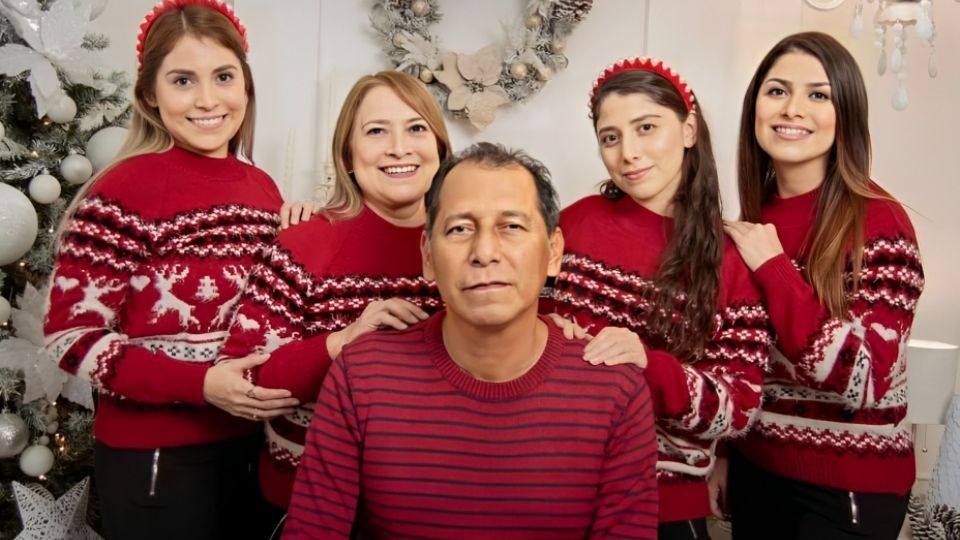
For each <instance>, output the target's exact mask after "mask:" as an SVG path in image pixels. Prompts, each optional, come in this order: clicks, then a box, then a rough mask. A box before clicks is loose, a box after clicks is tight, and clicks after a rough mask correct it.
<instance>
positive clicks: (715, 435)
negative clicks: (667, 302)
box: [545, 195, 770, 522]
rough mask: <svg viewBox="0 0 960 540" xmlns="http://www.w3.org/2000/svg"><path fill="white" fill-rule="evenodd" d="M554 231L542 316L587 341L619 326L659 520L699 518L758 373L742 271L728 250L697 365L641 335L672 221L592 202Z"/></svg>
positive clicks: (759, 349)
mask: <svg viewBox="0 0 960 540" xmlns="http://www.w3.org/2000/svg"><path fill="white" fill-rule="evenodd" d="M560 227H561V229H562V230H563V234H564V239H565V241H566V242H565V251H566V254H565V255H564V258H563V268H562V271H561V273H560V275H559V276H557V279H556V284H555V286H554V289H553V291H552V292H551V293H550V296H552V301H547V302H545V308H547V309H554V310H556V311H557V312H559V313H561V314H562V315H564V316H573V317H574V318H575V319H576V320H577V322H578V324H579V325H580V326H582V327H584V328H586V329H588V331H590V333H592V334H596V333H597V332H598V331H599V330H600V329H602V328H603V327H605V326H619V327H624V328H628V329H630V330H633V331H634V332H636V333H637V334H638V335H639V336H640V338H641V340H642V341H643V343H644V346H645V348H646V352H647V360H648V365H647V368H646V370H645V374H646V378H647V382H648V383H649V385H650V391H651V394H652V396H653V403H654V408H655V410H656V414H657V436H658V442H659V445H660V454H659V459H658V462H657V478H658V481H659V489H660V521H661V522H669V521H677V520H681V519H695V518H701V517H704V516H706V515H708V514H709V513H710V506H709V499H708V497H707V487H706V476H707V475H708V474H709V473H710V471H711V470H712V468H713V459H714V456H713V446H714V442H715V441H716V440H717V439H720V438H725V437H734V436H740V435H742V434H744V433H745V432H746V430H747V429H748V428H749V426H750V424H751V420H752V419H753V418H754V417H755V415H756V413H757V412H758V410H759V406H760V389H761V384H762V379H763V370H764V369H765V367H766V365H767V358H768V347H769V344H770V337H769V332H768V330H767V327H768V320H767V315H766V311H765V310H764V307H763V304H762V303H761V301H760V294H759V292H758V291H757V290H756V288H755V286H754V285H753V283H752V282H751V280H750V275H749V270H748V269H747V268H746V266H745V265H744V263H743V260H742V259H741V258H740V255H739V254H738V253H737V251H736V249H735V248H734V247H733V245H732V243H729V242H728V244H727V245H726V246H725V250H724V258H723V268H722V275H721V281H720V291H719V292H720V294H719V300H718V311H717V314H716V317H715V319H716V331H715V332H714V334H713V336H712V337H711V338H710V340H709V341H708V343H707V344H706V348H705V353H704V355H703V357H702V358H700V359H698V360H696V361H693V360H692V359H690V358H678V357H676V356H675V355H674V354H672V353H671V352H670V349H669V346H668V345H667V344H666V343H665V336H661V335H654V334H652V333H651V331H650V330H649V329H648V328H647V325H646V322H645V321H646V318H647V317H648V314H649V313H650V310H651V309H653V308H652V306H650V305H649V303H648V302H647V301H646V300H645V298H644V296H645V294H646V293H647V291H648V290H649V289H650V287H651V286H652V285H653V282H652V279H653V277H654V276H655V275H656V272H657V268H658V266H659V264H660V260H661V258H662V255H663V250H664V249H665V248H666V245H667V242H668V240H669V235H670V233H671V230H672V227H673V221H672V220H671V219H669V218H665V217H663V216H660V215H657V214H655V213H653V212H651V211H649V210H647V209H645V208H643V207H642V206H640V205H638V204H636V203H635V202H634V201H633V200H632V199H630V198H629V197H623V198H621V199H619V200H617V201H611V200H609V199H606V198H604V197H602V196H599V195H595V196H590V197H586V198H584V199H581V200H580V201H578V202H576V203H574V204H573V205H571V206H570V207H568V208H566V209H565V210H564V211H563V212H562V213H561V215H560ZM676 317H678V318H679V317H680V314H679V313H676ZM594 369H603V368H602V367H600V368H594Z"/></svg>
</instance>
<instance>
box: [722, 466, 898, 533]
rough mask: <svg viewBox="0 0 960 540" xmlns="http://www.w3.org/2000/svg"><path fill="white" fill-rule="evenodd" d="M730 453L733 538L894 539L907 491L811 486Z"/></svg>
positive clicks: (729, 485)
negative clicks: (867, 491) (862, 490)
mask: <svg viewBox="0 0 960 540" xmlns="http://www.w3.org/2000/svg"><path fill="white" fill-rule="evenodd" d="M730 454H731V455H730V478H729V480H728V490H729V491H728V501H729V504H730V513H731V516H732V523H733V539H734V540H761V539H762V540H768V539H770V538H777V539H782V540H867V539H869V540H896V538H897V536H898V535H899V534H900V527H901V526H902V525H903V520H904V517H906V514H907V503H908V501H909V495H894V494H886V493H855V492H850V491H843V490H839V489H834V488H829V487H823V486H815V485H813V484H807V483H804V482H798V481H796V480H790V479H787V478H784V477H782V476H779V475H776V474H773V473H771V472H769V471H766V470H764V469H761V468H760V467H757V466H756V465H753V464H752V463H750V462H749V461H747V460H746V459H745V458H744V457H743V456H741V455H739V454H738V453H736V452H731V453H730Z"/></svg>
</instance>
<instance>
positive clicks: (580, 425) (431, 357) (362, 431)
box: [283, 313, 657, 540]
mask: <svg viewBox="0 0 960 540" xmlns="http://www.w3.org/2000/svg"><path fill="white" fill-rule="evenodd" d="M442 322H443V314H442V313H440V314H437V315H434V316H433V317H431V318H430V319H428V320H427V321H425V322H424V323H422V324H420V325H417V326H415V327H413V328H411V329H409V330H406V331H403V332H389V333H387V332H381V333H375V334H371V335H369V336H365V337H363V338H361V339H359V340H357V341H356V342H355V343H353V344H351V345H349V346H348V347H346V348H345V349H344V352H343V354H342V355H341V357H340V358H338V359H337V360H336V361H335V362H334V364H333V367H332V368H331V369H330V375H329V376H328V377H327V380H326V381H325V382H324V385H323V390H322V391H321V394H320V397H319V401H318V403H317V413H316V414H315V415H314V417H313V422H312V423H311V425H310V432H309V435H308V439H307V449H306V452H305V454H304V456H303V462H302V464H301V466H300V469H299V470H298V471H297V482H296V484H295V486H294V493H293V500H292V501H291V503H290V512H289V515H288V520H287V525H286V529H285V531H284V536H283V537H284V538H286V539H288V540H289V539H301V538H349V537H350V531H351V527H352V526H353V524H354V521H355V514H359V515H358V517H357V519H356V521H357V530H358V531H359V537H360V538H437V539H441V538H442V539H447V538H457V539H462V540H470V539H489V538H497V539H504V540H509V539H550V540H563V539H565V538H569V539H582V538H585V537H589V538H631V539H642V538H656V535H657V523H656V512H657V492H656V486H655V480H654V474H655V473H654V464H655V462H656V445H655V439H654V430H653V418H652V412H651V408H650V398H649V394H648V391H647V387H646V384H645V383H644V380H643V377H642V376H641V374H640V371H639V370H637V369H635V368H633V367H631V366H619V367H617V368H614V369H607V370H599V369H591V366H589V365H585V364H584V363H583V361H582V360H581V359H580V356H581V354H582V352H583V342H581V341H567V340H565V339H564V338H563V336H562V334H561V333H560V332H559V330H558V329H557V328H556V327H554V326H553V325H552V324H548V326H549V328H550V335H549V338H548V341H547V346H546V348H545V350H544V352H543V354H542V356H541V357H540V359H539V360H538V362H537V363H536V364H535V365H534V367H533V368H531V369H530V370H529V371H528V372H527V373H525V374H524V375H522V376H520V377H519V378H517V379H514V380H513V381H510V382H506V383H489V382H484V381H480V380H478V379H475V378H474V377H472V376H471V375H469V374H467V373H466V372H465V371H463V370H462V369H460V367H459V366H457V364H456V363H454V362H453V360H451V359H450V357H449V356H448V355H447V353H446V350H445V349H444V346H443V337H442V334H441V325H442Z"/></svg>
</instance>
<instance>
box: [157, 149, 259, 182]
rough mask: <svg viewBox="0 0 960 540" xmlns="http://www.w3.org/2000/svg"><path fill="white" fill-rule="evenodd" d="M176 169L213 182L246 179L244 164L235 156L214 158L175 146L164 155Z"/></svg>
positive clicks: (228, 155)
mask: <svg viewBox="0 0 960 540" xmlns="http://www.w3.org/2000/svg"><path fill="white" fill-rule="evenodd" d="M163 154H164V155H165V157H167V158H168V159H169V162H170V163H171V164H173V165H174V166H175V167H177V168H179V169H181V170H184V171H187V172H190V173H192V174H196V175H199V176H203V177H206V178H209V179H211V180H237V179H239V178H243V177H245V176H246V175H245V170H244V167H245V165H244V163H242V162H241V161H240V160H238V159H237V157H236V156H234V155H233V154H227V157H224V158H214V157H209V156H204V155H201V154H197V153H196V152H191V151H190V150H187V149H184V148H181V147H179V146H176V145H174V146H173V147H172V148H170V149H169V150H167V151H166V152H164V153H163Z"/></svg>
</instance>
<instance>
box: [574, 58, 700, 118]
mask: <svg viewBox="0 0 960 540" xmlns="http://www.w3.org/2000/svg"><path fill="white" fill-rule="evenodd" d="M624 71H650V72H653V73H656V74H657V75H660V76H661V77H663V78H664V79H666V80H668V81H670V84H672V85H673V87H674V88H676V89H677V92H680V95H681V96H682V97H683V102H684V104H685V105H686V106H687V112H688V113H689V112H691V111H693V109H694V108H696V105H694V103H693V102H694V97H693V91H692V90H690V87H689V86H687V81H685V80H683V78H682V77H680V74H679V73H677V72H676V71H674V70H673V68H670V67H668V66H667V65H666V64H664V63H663V61H662V60H655V59H653V58H645V57H634V58H624V59H623V60H620V61H619V62H617V63H615V64H611V65H610V66H607V68H606V69H604V70H603V72H602V73H601V74H600V76H599V77H597V81H596V82H595V83H593V90H591V91H590V110H591V111H592V110H593V104H594V101H596V99H597V94H598V93H599V92H600V87H602V86H603V85H604V84H605V83H606V82H607V81H608V80H610V78H611V77H613V76H614V75H616V74H618V73H623V72H624Z"/></svg>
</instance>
